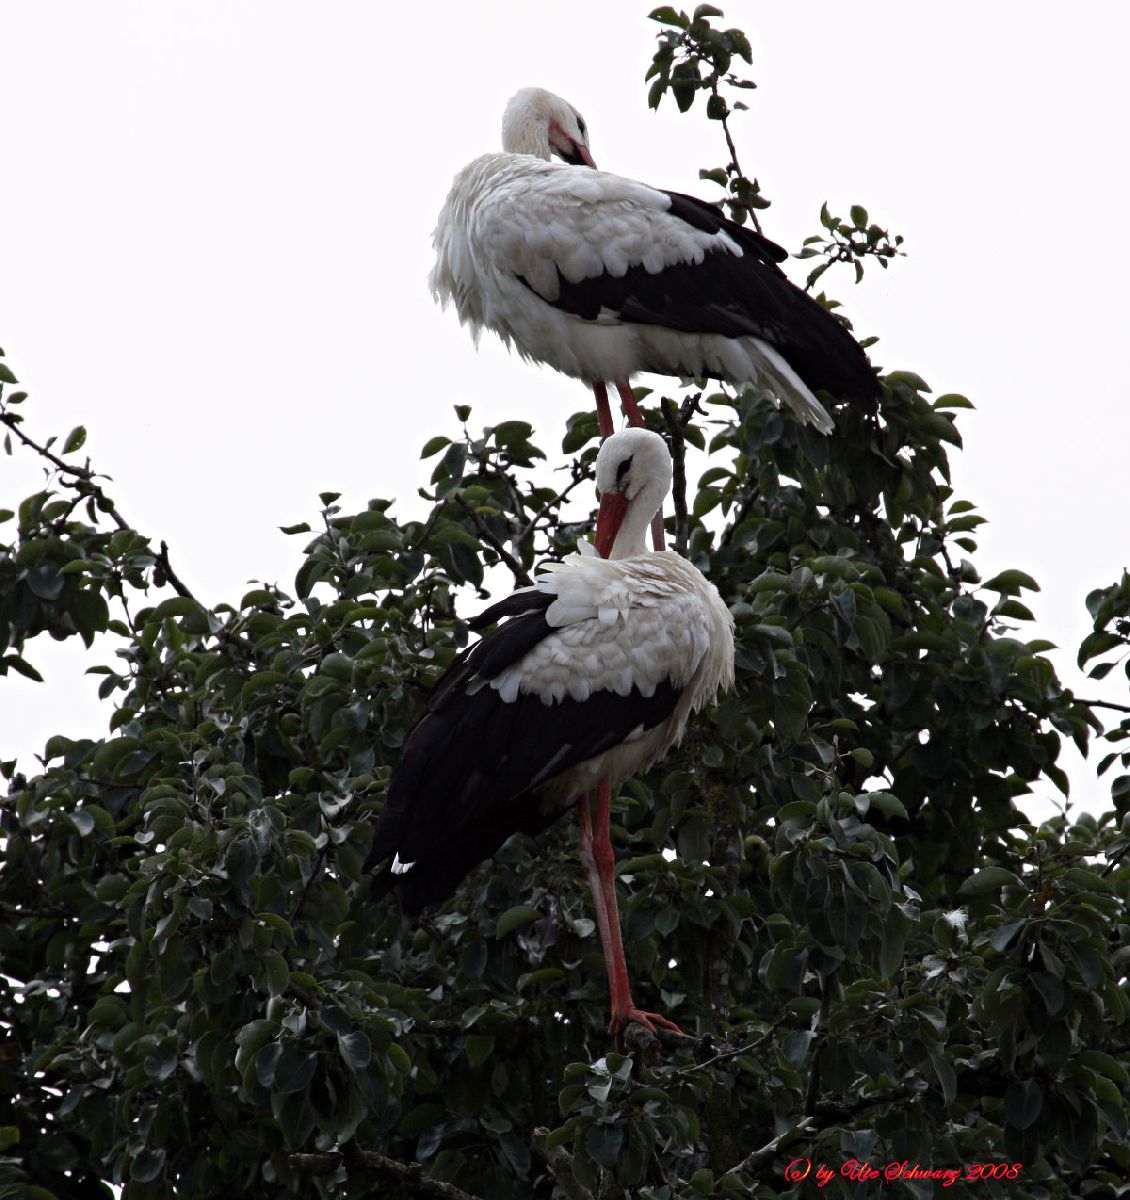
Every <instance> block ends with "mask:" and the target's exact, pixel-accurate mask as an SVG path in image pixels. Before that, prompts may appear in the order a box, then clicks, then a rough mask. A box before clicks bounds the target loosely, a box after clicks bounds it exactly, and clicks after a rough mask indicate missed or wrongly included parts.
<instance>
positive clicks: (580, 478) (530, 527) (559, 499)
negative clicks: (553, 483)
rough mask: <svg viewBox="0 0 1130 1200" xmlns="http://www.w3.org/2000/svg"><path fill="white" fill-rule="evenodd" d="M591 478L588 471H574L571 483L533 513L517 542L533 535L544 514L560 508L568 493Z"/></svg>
mask: <svg viewBox="0 0 1130 1200" xmlns="http://www.w3.org/2000/svg"><path fill="white" fill-rule="evenodd" d="M591 478H592V475H591V473H590V472H588V471H576V470H574V475H573V482H572V483H571V484H569V486H568V487H566V488H563V489H562V490H561V491H560V492H558V493H557V495H556V496H554V497H553V499H552V500H547V501H546V502H545V504H543V505H542V507H541V508H540V509H538V511H537V512H536V513H534V515H533V516H532V517H531V518H530V519H529V521H527V522H526V526H525V528H524V529H523V530H522V532H521V533H520V534H518V538H517V540H518V541H519V542H524V541H525V540H526V538H528V537H529V536H530V534H531V533H533V531H534V529H535V528H536V526H537V523H538V522H539V521H540V520H541V519H542V517H544V516H545V515H546V513H548V512H549V510H550V509H551V508H553V507H554V506H555V505H557V506H558V507H560V505H561V504H563V503H564V502H565V497H566V496H568V495H569V493H570V492H571V491H572V490H573V489H574V488H575V487H576V486H577V485H578V484H581V483H584V481H585V480H586V479H591Z"/></svg>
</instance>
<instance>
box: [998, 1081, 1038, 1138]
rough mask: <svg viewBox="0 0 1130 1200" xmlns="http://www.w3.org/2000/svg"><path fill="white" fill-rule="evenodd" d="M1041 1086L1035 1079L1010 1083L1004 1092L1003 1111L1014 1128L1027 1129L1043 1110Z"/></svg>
mask: <svg viewBox="0 0 1130 1200" xmlns="http://www.w3.org/2000/svg"><path fill="white" fill-rule="evenodd" d="M1043 1107H1044V1092H1043V1088H1041V1087H1040V1084H1039V1083H1038V1082H1037V1081H1036V1080H1035V1079H1026V1080H1024V1081H1023V1082H1017V1083H1014V1084H1012V1085H1011V1086H1010V1087H1009V1089H1008V1091H1007V1092H1005V1094H1004V1112H1005V1116H1006V1117H1007V1118H1008V1123H1009V1124H1010V1125H1011V1126H1012V1127H1013V1128H1014V1129H1020V1130H1024V1129H1029V1128H1031V1126H1033V1125H1034V1124H1035V1123H1036V1119H1037V1118H1038V1117H1039V1115H1040V1113H1041V1112H1042V1111H1043Z"/></svg>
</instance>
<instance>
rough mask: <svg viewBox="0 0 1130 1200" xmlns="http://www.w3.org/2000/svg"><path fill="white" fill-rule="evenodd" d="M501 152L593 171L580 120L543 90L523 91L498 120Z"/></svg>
mask: <svg viewBox="0 0 1130 1200" xmlns="http://www.w3.org/2000/svg"><path fill="white" fill-rule="evenodd" d="M502 148H503V150H505V151H506V153H507V154H533V155H535V156H536V157H537V158H546V159H548V158H552V156H553V155H554V154H556V155H557V156H558V158H561V159H564V161H565V162H567V163H572V164H573V165H574V166H586V167H595V166H596V163H594V162H593V160H592V155H591V154H590V153H589V132H588V126H586V125H585V120H584V117H582V116H581V114H580V113H579V112H577V110H576V109H575V108H574V107H573V106H572V105H571V104H570V103H569V102H568V101H566V100H562V99H561V97H560V96H555V95H554V94H553V93H552V92H547V91H546V90H545V88H532V87H531V88H523V89H522V90H521V91H520V92H519V93H518V94H517V95H516V96H513V97H512V98H511V100H510V103H509V104H507V106H506V112H505V113H503V116H502Z"/></svg>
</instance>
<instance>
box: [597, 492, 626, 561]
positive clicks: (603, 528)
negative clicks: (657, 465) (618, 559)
mask: <svg viewBox="0 0 1130 1200" xmlns="http://www.w3.org/2000/svg"><path fill="white" fill-rule="evenodd" d="M627 515H628V497H627V496H625V495H624V493H623V492H605V493H604V495H603V496H601V498H600V507H599V508H598V509H597V511H596V552H597V554H599V555H600V557H601V558H607V557H608V556H609V555H610V554H611V553H612V544H613V543H614V542H615V541H616V535H617V534H618V533H619V532H620V526H621V525H623V524H624V518H625V517H626V516H627Z"/></svg>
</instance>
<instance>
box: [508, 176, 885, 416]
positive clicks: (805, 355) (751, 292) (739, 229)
mask: <svg viewBox="0 0 1130 1200" xmlns="http://www.w3.org/2000/svg"><path fill="white" fill-rule="evenodd" d="M664 194H665V195H666V196H667V197H668V198H669V199H670V201H671V210H670V211H671V213H672V215H674V216H676V217H678V218H680V219H681V220H683V221H686V222H687V223H688V224H689V225H692V226H694V227H695V228H696V229H701V230H704V231H705V232H707V233H717V232H719V231H722V230H724V231H725V232H726V233H727V234H728V235H729V236H730V238H731V239H732V240H733V241H734V242H736V243H737V244H738V245H739V246H741V248H742V256H741V257H738V256H737V255H736V254H734V253H732V252H731V251H729V250H727V249H724V248H723V249H718V250H714V251H711V252H710V253H708V254H707V255H706V256H705V257H704V259H703V261H702V262H701V263H678V264H675V265H673V266H669V267H665V268H664V269H663V270H662V271H659V272H657V273H656V274H651V273H649V272H648V271H647V270H646V268H644V267H643V266H634V267H630V268H629V269H628V270H627V271H626V272H625V273H624V274H623V275H611V274H609V273H608V272H607V271H605V272H603V273H602V274H600V275H594V276H591V277H590V278H588V279H582V280H581V281H580V282H579V283H570V282H569V281H568V280H567V279H565V278H564V277H563V276H561V275H560V273H559V281H560V293H559V295H558V298H557V299H556V300H552V301H546V302H547V303H550V304H552V305H553V306H554V307H555V308H560V309H562V310H564V311H565V312H569V313H572V314H573V315H574V316H578V317H581V318H583V319H584V320H588V321H594V320H596V319H597V317H598V316H599V315H600V312H601V310H602V309H606V310H608V311H610V312H614V313H617V314H618V315H619V317H620V319H621V320H622V321H627V322H633V323H635V324H638V325H661V326H664V327H665V328H667V329H676V330H679V331H680V332H682V333H717V334H722V335H724V336H725V337H747V336H750V335H752V336H754V337H758V338H761V339H762V340H763V341H765V342H768V343H769V345H771V346H772V347H773V348H774V349H775V350H777V352H778V353H779V354H780V355H781V356H782V357H783V358H784V359H785V361H786V362H787V363H788V364H789V366H791V367H792V368H793V370H794V371H796V373H797V374H798V375H799V376H800V377H801V379H803V380H804V382H805V383H806V384H807V385H808V386H809V387H810V388H813V389H816V388H823V389H824V390H826V391H828V392H830V393H832V394H833V395H834V396H837V397H839V398H841V399H876V398H878V396H879V394H880V391H881V388H880V384H879V381H878V378H877V376H876V374H875V370H874V368H873V367H872V366H871V363H870V362H869V361H868V358H867V355H866V353H865V352H864V350H863V348H862V347H861V346H860V345H859V343H858V342H857V341H856V340H855V338H854V337H852V335H851V333H850V332H849V331H848V330H847V329H846V328H845V327H844V325H843V324H842V322H840V321H839V320H838V319H837V318H836V317H835V316H833V315H832V313H830V312H829V311H828V310H827V309H826V308H824V307H823V305H821V304H820V303H819V302H818V301H817V300H815V299H813V297H811V296H810V295H808V293H807V292H805V291H802V290H801V289H800V288H798V287H797V286H796V285H795V284H794V283H792V282H790V280H789V279H787V278H786V276H785V275H784V273H783V272H782V271H781V269H780V268H779V267H778V266H777V263H778V262H781V261H783V260H784V259H785V258H786V257H787V254H786V253H785V251H784V250H782V249H781V247H780V246H778V245H776V244H775V243H774V242H771V241H769V240H768V239H767V238H764V237H762V236H761V235H760V234H758V233H757V232H755V231H754V230H752V229H747V228H745V226H742V225H738V224H736V223H735V222H733V221H731V220H729V219H728V218H726V217H724V216H723V215H722V213H721V212H720V211H719V210H718V209H716V208H715V207H714V206H713V205H711V204H707V203H706V202H705V201H703V200H696V199H695V198H694V197H693V196H684V195H682V194H680V193H678V192H665V193H664ZM523 282H525V280H523ZM527 286H528V284H527ZM539 294H540V293H539ZM542 299H543V300H544V299H545V297H544V296H543V297H542ZM687 373H688V374H690V373H692V368H690V367H688V369H687Z"/></svg>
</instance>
